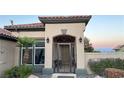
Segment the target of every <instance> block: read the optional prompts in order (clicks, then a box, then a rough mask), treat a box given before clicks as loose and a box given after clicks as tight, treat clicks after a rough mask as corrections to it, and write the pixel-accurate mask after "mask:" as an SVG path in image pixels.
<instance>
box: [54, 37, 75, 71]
mask: <svg viewBox="0 0 124 93" xmlns="http://www.w3.org/2000/svg"><path fill="white" fill-rule="evenodd" d="M75 50H76V46H75V37H74V36H70V35H58V36H55V37H54V38H53V68H54V72H57V73H58V72H59V73H62V72H63V73H65V72H68V73H74V72H75V68H76V54H75V53H76V52H75Z"/></svg>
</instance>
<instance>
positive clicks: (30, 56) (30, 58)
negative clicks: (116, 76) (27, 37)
mask: <svg viewBox="0 0 124 93" xmlns="http://www.w3.org/2000/svg"><path fill="white" fill-rule="evenodd" d="M24 53H25V49H23V56H22V64H24V63H23V62H24ZM28 57H29V59H28V62H27V63H26V64H32V49H29V56H28Z"/></svg>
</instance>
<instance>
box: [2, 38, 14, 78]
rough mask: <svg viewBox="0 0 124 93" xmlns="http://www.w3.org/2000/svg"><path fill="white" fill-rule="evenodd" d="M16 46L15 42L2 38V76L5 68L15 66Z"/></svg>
mask: <svg viewBox="0 0 124 93" xmlns="http://www.w3.org/2000/svg"><path fill="white" fill-rule="evenodd" d="M15 47H16V43H15V42H12V41H7V40H0V76H2V74H3V72H4V71H5V70H7V69H9V68H11V67H13V66H15V56H16V55H15Z"/></svg>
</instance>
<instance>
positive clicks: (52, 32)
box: [45, 23, 85, 69]
mask: <svg viewBox="0 0 124 93" xmlns="http://www.w3.org/2000/svg"><path fill="white" fill-rule="evenodd" d="M62 29H66V30H67V33H66V35H70V36H74V37H75V39H76V54H77V55H76V57H77V58H76V59H77V68H79V69H83V68H84V67H85V66H84V56H83V55H84V43H83V42H82V43H80V42H79V38H80V37H81V38H82V39H83V38H84V33H83V31H84V30H85V23H65V24H46V25H45V40H46V39H47V38H49V40H50V42H49V43H45V68H52V60H53V58H52V52H53V38H54V37H55V36H58V35H63V33H62V31H61V30H62ZM82 41H83V40H82Z"/></svg>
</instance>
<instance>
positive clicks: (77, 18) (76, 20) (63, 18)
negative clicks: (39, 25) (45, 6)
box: [38, 15, 92, 24]
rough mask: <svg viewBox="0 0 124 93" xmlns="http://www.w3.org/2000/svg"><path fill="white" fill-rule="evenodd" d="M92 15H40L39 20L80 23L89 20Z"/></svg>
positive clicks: (44, 21)
mask: <svg viewBox="0 0 124 93" xmlns="http://www.w3.org/2000/svg"><path fill="white" fill-rule="evenodd" d="M91 17H92V16H90V15H84V16H83V15H77V16H39V17H38V18H39V20H40V21H41V22H43V23H79V22H85V23H86V24H87V23H88V22H89V20H90V18H91Z"/></svg>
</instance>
